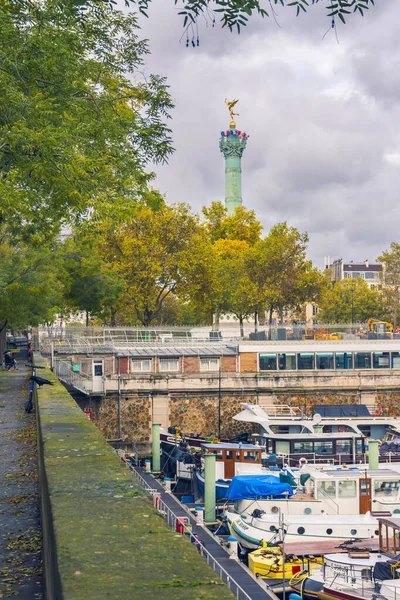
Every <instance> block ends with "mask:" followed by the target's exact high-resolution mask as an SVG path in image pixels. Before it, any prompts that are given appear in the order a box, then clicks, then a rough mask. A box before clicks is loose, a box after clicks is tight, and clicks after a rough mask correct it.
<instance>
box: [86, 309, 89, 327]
mask: <svg viewBox="0 0 400 600" xmlns="http://www.w3.org/2000/svg"><path fill="white" fill-rule="evenodd" d="M86 327H89V311H88V310H87V311H86Z"/></svg>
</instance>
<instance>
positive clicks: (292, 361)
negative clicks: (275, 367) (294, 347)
mask: <svg viewBox="0 0 400 600" xmlns="http://www.w3.org/2000/svg"><path fill="white" fill-rule="evenodd" d="M278 362H279V370H280V371H295V370H296V354H295V353H294V352H293V353H290V354H287V353H286V354H278Z"/></svg>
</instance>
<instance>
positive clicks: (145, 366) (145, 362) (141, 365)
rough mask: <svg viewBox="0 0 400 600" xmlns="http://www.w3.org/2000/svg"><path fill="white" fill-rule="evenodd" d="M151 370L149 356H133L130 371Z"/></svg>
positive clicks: (144, 371) (141, 371) (143, 371)
mask: <svg viewBox="0 0 400 600" xmlns="http://www.w3.org/2000/svg"><path fill="white" fill-rule="evenodd" d="M149 371H151V358H144V359H142V358H133V359H132V372H133V373H148V372H149Z"/></svg>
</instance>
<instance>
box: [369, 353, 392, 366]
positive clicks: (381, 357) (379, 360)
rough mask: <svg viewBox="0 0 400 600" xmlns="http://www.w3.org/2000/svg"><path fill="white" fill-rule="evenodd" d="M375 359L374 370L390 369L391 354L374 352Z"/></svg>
mask: <svg viewBox="0 0 400 600" xmlns="http://www.w3.org/2000/svg"><path fill="white" fill-rule="evenodd" d="M373 357H374V360H373V365H374V369H389V368H390V352H374V353H373Z"/></svg>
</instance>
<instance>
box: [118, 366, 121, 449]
mask: <svg viewBox="0 0 400 600" xmlns="http://www.w3.org/2000/svg"><path fill="white" fill-rule="evenodd" d="M117 362H118V416H117V422H118V432H117V438H118V439H119V440H120V439H121V359H120V357H119V356H118V358H117Z"/></svg>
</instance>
